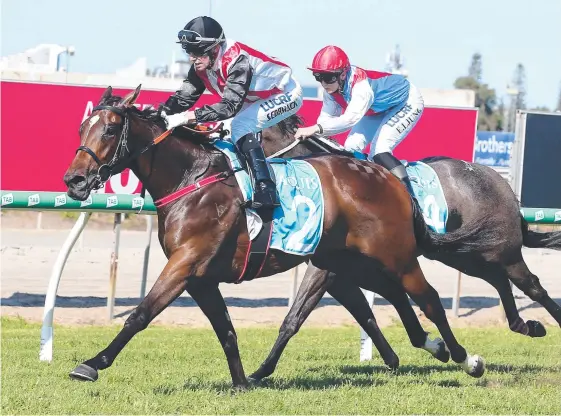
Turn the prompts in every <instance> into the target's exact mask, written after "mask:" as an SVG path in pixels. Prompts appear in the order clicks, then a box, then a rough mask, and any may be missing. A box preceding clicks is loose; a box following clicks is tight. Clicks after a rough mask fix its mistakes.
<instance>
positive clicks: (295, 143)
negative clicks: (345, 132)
mask: <svg viewBox="0 0 561 416" xmlns="http://www.w3.org/2000/svg"><path fill="white" fill-rule="evenodd" d="M307 140H308V141H309V142H311V143H312V144H313V145H314V146H316V147H317V148H318V149H319V150H321V151H324V152H327V153H329V150H328V149H327V148H325V147H324V146H322V145H321V144H319V143H318V140H319V141H321V142H323V143H324V144H326V145H328V143H329V142H328V141H326V139H324V138H323V137H321V136H314V137H310V138H309V139H307ZM302 142H303V140H298V139H294V141H293V142H292V143H290V144H289V145H288V146H286V147H283V148H282V149H280V150H279V151H277V152H275V153H273V154H272V155H270V156H268V157H267V159H272V158H275V157H279V156H281V155H284V154H285V153H287V152H289V151H290V150H292V149H294V148H295V147H296V146H298V145H299V144H300V143H302Z"/></svg>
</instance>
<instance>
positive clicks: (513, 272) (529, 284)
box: [505, 258, 561, 335]
mask: <svg viewBox="0 0 561 416" xmlns="http://www.w3.org/2000/svg"><path fill="white" fill-rule="evenodd" d="M505 268H506V272H507V273H508V277H509V279H510V280H511V281H512V283H514V284H515V285H516V287H518V288H519V289H520V290H522V291H523V292H524V293H525V294H526V296H528V297H529V298H530V299H532V300H533V301H534V302H538V303H539V304H540V305H542V306H543V307H544V308H545V309H546V310H547V311H548V312H549V314H550V315H551V316H552V317H553V319H555V320H556V321H557V323H558V324H559V326H561V306H559V305H558V304H557V303H556V302H555V301H554V300H553V299H551V297H550V296H549V294H548V293H547V290H545V289H544V288H543V287H542V285H541V284H540V279H539V278H538V277H537V276H536V275H535V274H533V273H532V272H531V271H530V270H529V269H528V266H527V265H526V262H525V261H524V260H523V259H522V258H521V259H520V261H519V262H517V263H515V264H513V265H510V266H506V267H505ZM530 322H535V321H528V324H530ZM538 324H539V322H538ZM540 325H541V324H540ZM542 328H543V327H542ZM544 335H545V329H544Z"/></svg>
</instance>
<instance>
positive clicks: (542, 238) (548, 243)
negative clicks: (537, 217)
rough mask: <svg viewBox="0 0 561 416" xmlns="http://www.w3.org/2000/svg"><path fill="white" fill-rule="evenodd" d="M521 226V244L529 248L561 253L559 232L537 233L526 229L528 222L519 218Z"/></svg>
mask: <svg viewBox="0 0 561 416" xmlns="http://www.w3.org/2000/svg"><path fill="white" fill-rule="evenodd" d="M520 220H521V223H522V224H521V225H522V242H523V244H524V245H525V246H526V247H529V248H550V249H553V250H560V251H561V231H556V232H548V233H537V232H535V231H532V230H530V229H529V228H528V222H527V221H526V220H525V219H524V218H523V217H520Z"/></svg>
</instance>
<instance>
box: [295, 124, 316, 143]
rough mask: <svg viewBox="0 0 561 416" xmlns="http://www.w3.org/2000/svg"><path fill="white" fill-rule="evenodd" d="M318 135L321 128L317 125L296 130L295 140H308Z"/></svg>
mask: <svg viewBox="0 0 561 416" xmlns="http://www.w3.org/2000/svg"><path fill="white" fill-rule="evenodd" d="M316 133H319V126H318V125H317V124H315V125H313V126H308V127H300V128H299V129H298V130H296V133H295V134H294V138H295V139H296V140H306V139H307V138H308V137H310V136H313V135H314V134H316Z"/></svg>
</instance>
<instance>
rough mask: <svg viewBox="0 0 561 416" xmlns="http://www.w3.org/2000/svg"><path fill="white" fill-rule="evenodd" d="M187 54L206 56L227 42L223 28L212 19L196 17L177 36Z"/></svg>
mask: <svg viewBox="0 0 561 416" xmlns="http://www.w3.org/2000/svg"><path fill="white" fill-rule="evenodd" d="M177 37H178V39H179V41H178V42H177V43H180V44H181V47H182V48H183V49H184V50H185V52H187V53H189V54H191V53H192V54H194V55H204V54H205V53H207V52H208V51H210V50H211V49H212V48H214V47H215V46H216V45H218V44H220V43H222V42H224V41H225V40H226V38H225V36H224V31H223V30H222V26H220V23H218V22H217V21H216V20H214V19H213V18H212V17H208V16H199V17H195V18H194V19H193V20H191V21H190V22H189V23H187V24H186V25H185V27H184V28H183V30H180V31H179V33H178V34H177Z"/></svg>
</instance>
